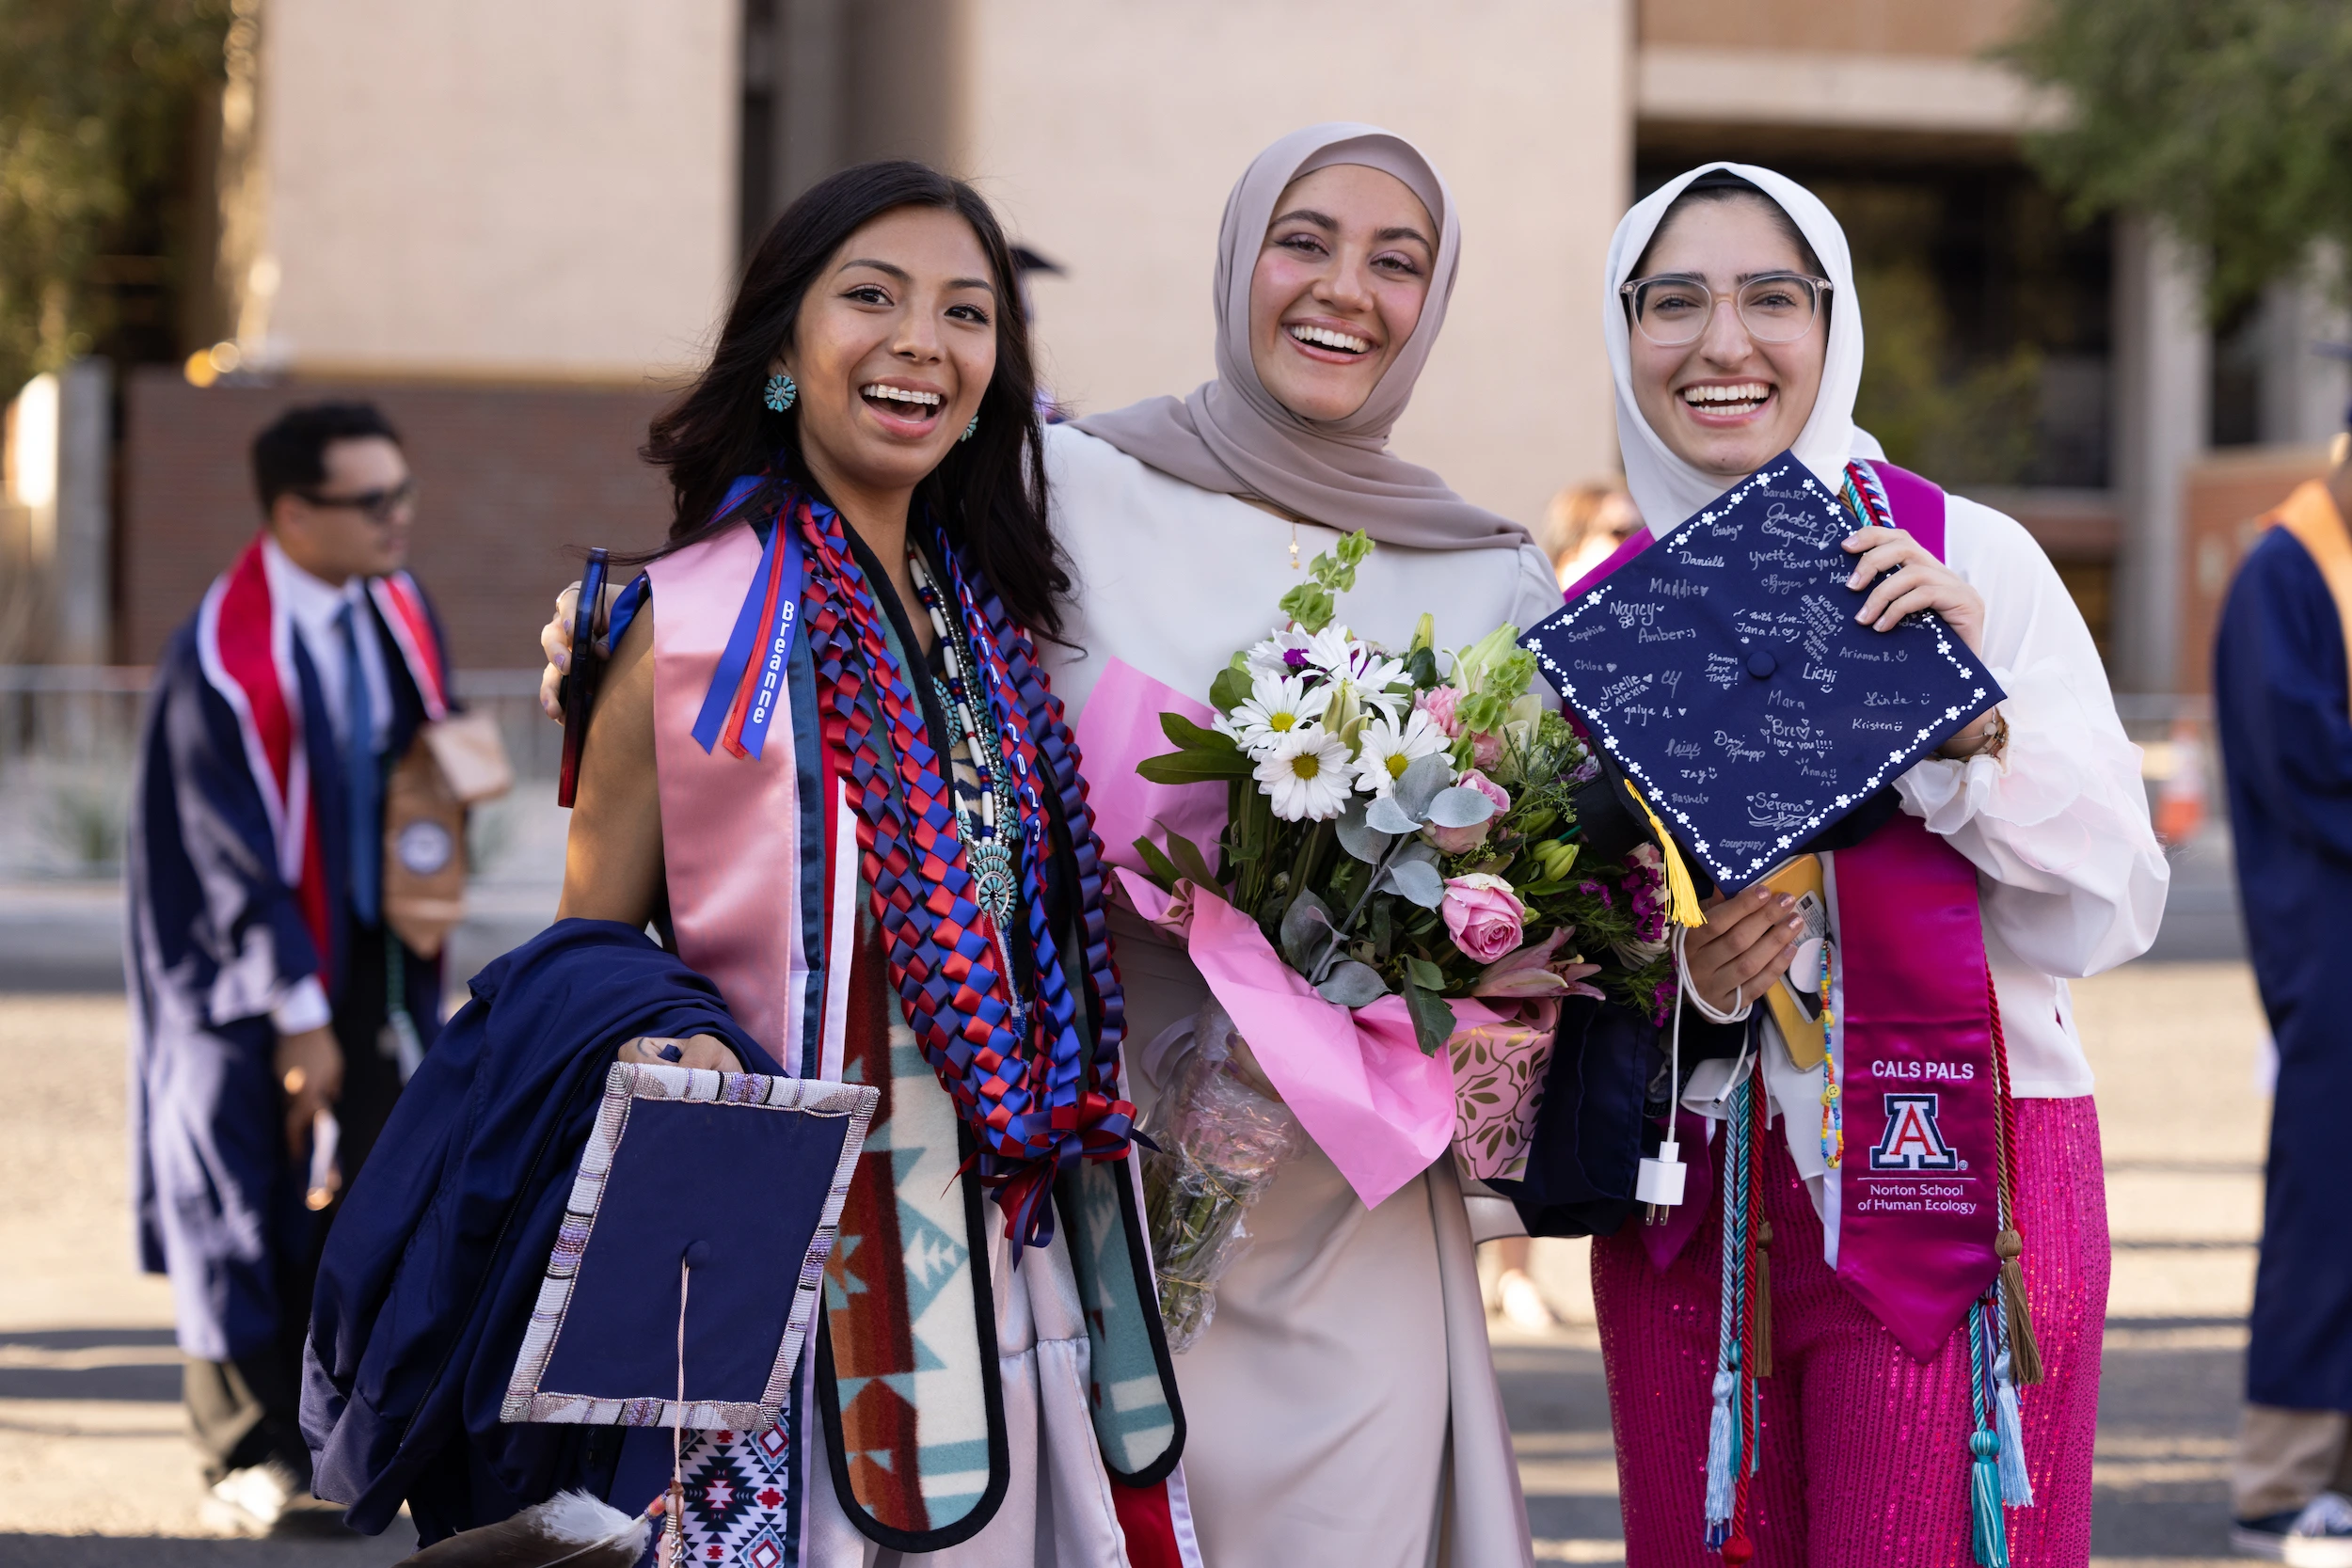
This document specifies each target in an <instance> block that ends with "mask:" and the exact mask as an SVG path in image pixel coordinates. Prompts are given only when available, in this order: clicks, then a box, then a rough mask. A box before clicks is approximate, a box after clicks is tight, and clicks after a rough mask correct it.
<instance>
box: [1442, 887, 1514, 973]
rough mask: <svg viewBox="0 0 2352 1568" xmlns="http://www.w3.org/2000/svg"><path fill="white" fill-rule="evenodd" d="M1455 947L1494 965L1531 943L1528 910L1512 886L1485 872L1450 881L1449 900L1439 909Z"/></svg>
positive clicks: (1446, 893) (1484, 962)
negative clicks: (1523, 943) (1528, 939)
mask: <svg viewBox="0 0 2352 1568" xmlns="http://www.w3.org/2000/svg"><path fill="white" fill-rule="evenodd" d="M1438 913H1439V914H1440V915H1442V916H1444V917H1445V928H1446V930H1447V931H1449V932H1450V933H1452V934H1453V937H1454V946H1456V947H1458V948H1460V949H1461V950H1462V951H1463V952H1464V953H1466V954H1468V955H1469V956H1470V958H1474V959H1476V960H1477V961H1478V962H1480V963H1482V964H1490V963H1493V962H1494V961H1496V960H1497V959H1498V958H1502V957H1504V956H1505V955H1507V954H1509V953H1511V952H1512V951H1514V950H1515V949H1517V948H1518V945H1519V944H1520V943H1521V942H1524V941H1526V940H1527V906H1526V905H1524V904H1522V903H1520V902H1519V895H1518V894H1516V893H1514V892H1512V891H1511V884H1510V883H1508V882H1506V881H1504V880H1503V879H1502V878H1500V877H1495V876H1490V875H1488V874H1487V873H1486V872H1484V871H1476V872H1472V873H1471V874H1470V875H1469V876H1467V877H1449V878H1447V879H1446V884H1445V897H1444V899H1443V900H1442V901H1441V902H1440V903H1439V904H1438Z"/></svg>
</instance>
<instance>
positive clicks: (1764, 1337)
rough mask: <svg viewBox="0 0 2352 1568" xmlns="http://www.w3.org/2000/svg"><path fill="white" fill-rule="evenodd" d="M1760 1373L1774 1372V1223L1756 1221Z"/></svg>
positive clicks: (1758, 1373) (1766, 1375)
mask: <svg viewBox="0 0 2352 1568" xmlns="http://www.w3.org/2000/svg"><path fill="white" fill-rule="evenodd" d="M1756 1376H1758V1377H1770V1376H1772V1221H1770V1220H1768V1219H1764V1218H1762V1217H1760V1216H1759V1217H1758V1218H1757V1220H1756Z"/></svg>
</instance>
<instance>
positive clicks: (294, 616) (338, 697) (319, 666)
mask: <svg viewBox="0 0 2352 1568" xmlns="http://www.w3.org/2000/svg"><path fill="white" fill-rule="evenodd" d="M262 571H263V572H264V573H265V574H267V576H268V578H269V592H270V597H271V598H272V599H273V600H274V601H276V602H277V603H278V605H280V606H281V607H283V608H284V610H285V611H286V618H287V619H288V620H289V621H290V622H292V623H293V625H294V635H295V636H297V637H299V638H301V639H302V651H303V652H304V653H306V654H308V655H309V656H310V668H311V669H312V670H313V671H315V672H316V673H317V674H318V677H319V690H320V694H321V695H322V696H323V697H324V698H325V699H326V718H327V722H328V723H330V724H332V725H333V726H334V729H335V739H336V742H337V744H338V745H339V746H340V745H342V744H343V743H344V742H345V741H346V739H347V737H348V736H350V734H351V712H350V708H351V704H350V700H349V699H350V693H349V692H348V691H346V690H345V689H344V688H345V684H346V682H347V681H348V680H349V678H350V677H349V676H348V674H347V673H345V671H344V668H343V636H342V630H341V629H340V628H339V627H338V626H336V625H335V618H336V617H337V616H339V615H341V614H342V610H343V607H344V606H345V605H349V606H351V607H352V615H353V617H354V621H353V626H352V633H353V641H355V642H356V643H357V644H358V649H359V678H360V679H362V680H364V681H366V682H367V683H368V706H369V708H370V710H371V713H370V719H371V722H370V724H369V726H368V728H369V735H368V746H369V750H371V751H372V752H375V753H376V754H378V755H381V754H382V753H383V751H384V741H385V736H386V734H387V733H388V732H389V728H390V725H391V718H392V687H391V679H390V676H389V673H387V672H386V670H385V668H384V647H383V639H382V638H381V637H380V636H379V635H378V633H377V631H376V629H375V616H374V613H373V610H371V609H370V608H369V606H368V604H367V580H366V579H365V578H352V579H351V580H350V581H348V582H346V583H344V584H343V585H342V587H341V588H338V587H336V586H335V585H334V584H333V583H331V582H328V581H326V579H325V578H318V577H314V576H312V575H311V574H310V573H309V572H307V571H305V570H303V568H301V567H299V566H297V565H295V564H294V560H293V558H292V557H290V556H288V555H287V554H286V552H285V551H284V550H282V549H280V548H278V541H277V540H276V539H271V538H264V539H263V540H262ZM355 852H356V851H355ZM319 960H320V961H321V962H322V963H324V962H325V961H326V954H324V953H322V954H320V955H319ZM333 1018H334V1009H333V1008H331V1007H329V1006H327V1001H326V987H325V986H324V985H323V984H322V983H321V982H320V979H319V976H318V975H316V974H306V975H304V976H303V977H302V978H301V979H300V980H297V981H295V982H294V985H292V986H291V987H289V988H288V989H287V991H286V994H285V997H284V999H283V1000H281V1001H280V1002H279V1003H278V1006H275V1007H273V1008H271V1009H270V1022H271V1024H272V1025H273V1026H274V1027H275V1028H276V1029H277V1031H278V1033H279V1034H281V1035H298V1034H301V1033H303V1032H304V1031H305V1030H310V1029H319V1028H324V1027H325V1026H326V1024H327V1023H328V1022H332V1020H333Z"/></svg>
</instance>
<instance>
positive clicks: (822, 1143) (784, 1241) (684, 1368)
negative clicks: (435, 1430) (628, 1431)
mask: <svg viewBox="0 0 2352 1568" xmlns="http://www.w3.org/2000/svg"><path fill="white" fill-rule="evenodd" d="M877 1098H878V1096H877V1091H876V1090H874V1089H873V1088H871V1087H869V1086H866V1085H857V1084H838V1083H826V1082H818V1081H813V1080H804V1079H798V1078H774V1077H766V1076H762V1075H760V1074H757V1073H732V1072H731V1073H721V1072H713V1071H708V1070H706V1069H690V1068H678V1067H662V1066H658V1065H653V1064H640V1063H632V1062H619V1063H615V1064H614V1065H613V1067H612V1070H611V1072H610V1073H609V1074H608V1075H607V1077H606V1080H605V1091H604V1101H603V1103H602V1105H601V1106H600V1107H599V1108H598V1111H597V1114H596V1128H595V1131H594V1132H591V1133H590V1135H589V1139H588V1145H587V1148H586V1149H585V1150H584V1151H583V1152H582V1154H581V1156H580V1172H579V1175H578V1176H577V1177H576V1178H575V1179H574V1180H573V1183H572V1194H571V1197H570V1199H569V1200H568V1201H567V1203H566V1204H565V1206H564V1224H563V1227H562V1229H561V1230H560V1231H559V1232H558V1233H557V1237H556V1242H555V1246H554V1249H553V1251H552V1253H551V1254H550V1256H549V1257H548V1270H547V1276H546V1279H545V1281H544V1282H543V1283H542V1284H541V1286H540V1289H539V1299H538V1303H537V1305H536V1307H534V1308H533V1310H532V1317H531V1326H530V1328H529V1329H528V1330H527V1331H526V1333H525V1334H524V1337H523V1344H522V1351H521V1354H519V1355H518V1356H517V1357H516V1362H515V1371H514V1376H513V1378H512V1379H511V1380H510V1381H509V1383H508V1385H507V1392H506V1400H505V1404H504V1407H503V1409H502V1410H501V1417H502V1418H503V1419H505V1420H509V1421H552V1422H565V1423H572V1424H579V1425H598V1426H673V1427H682V1428H687V1429H691V1430H698V1431H711V1430H718V1429H727V1430H733V1431H739V1432H759V1431H763V1430H765V1429H766V1428H767V1427H769V1426H771V1425H772V1424H773V1423H774V1421H775V1420H776V1418H777V1415H778V1413H779V1412H780V1410H781V1409H782V1407H783V1404H784V1402H785V1400H786V1398H787V1390H788V1389H789V1387H790V1385H791V1378H792V1370H793V1366H794V1364H795V1362H797V1361H798V1359H799V1357H800V1351H801V1344H802V1342H803V1339H804V1338H806V1337H807V1334H808V1329H809V1324H810V1323H811V1322H812V1321H813V1320H814V1318H815V1316H816V1312H817V1303H818V1292H819V1291H820V1290H821V1289H822V1286H823V1275H824V1270H825V1260H826V1259H827V1258H828V1257H829V1256H830V1255H831V1253H832V1250H833V1243H834V1234H835V1230H836V1227H838V1225H839V1223H840V1219H841V1206H842V1203H843V1201H844V1199H845V1198H846V1197H847V1196H848V1193H849V1187H850V1171H851V1170H852V1169H853V1168H854V1167H855V1165H856V1164H857V1158H858V1151H859V1149H860V1148H862V1147H863V1145H864V1143H865V1139H866V1122H867V1119H868V1118H869V1117H871V1116H872V1115H873V1110H874V1105H875V1101H876V1100H877ZM714 1170H723V1171H725V1172H727V1173H728V1187H729V1189H730V1191H732V1192H733V1193H735V1194H738V1195H742V1196H739V1197H737V1198H730V1199H729V1200H727V1201H725V1202H722V1203H712V1202H710V1201H708V1200H707V1191H706V1189H707V1183H706V1182H704V1181H703V1180H702V1178H703V1177H704V1176H705V1175H706V1174H707V1173H708V1172H710V1171H714ZM697 1193H703V1194H704V1196H703V1198H702V1199H701V1200H699V1201H698V1200H696V1198H695V1195H696V1194H697Z"/></svg>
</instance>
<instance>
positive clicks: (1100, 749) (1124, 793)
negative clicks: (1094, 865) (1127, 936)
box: [1075, 658, 1225, 871]
mask: <svg viewBox="0 0 2352 1568" xmlns="http://www.w3.org/2000/svg"><path fill="white" fill-rule="evenodd" d="M1162 713H1178V714H1182V715H1184V717H1185V718H1187V719H1189V720H1191V721H1193V722H1194V723H1196V724H1199V725H1200V726H1201V727H1202V728H1203V729H1205V728H1207V727H1208V725H1209V723H1210V721H1212V720H1214V719H1215V718H1216V709H1215V708H1212V707H1211V706H1209V705H1208V704H1206V703H1196V702H1194V701H1193V700H1192V699H1191V698H1190V697H1187V696H1185V695H1184V693H1183V692H1181V691H1179V690H1177V689H1175V688H1174V687H1172V686H1168V685H1167V684H1165V683H1164V682H1160V681H1155V680H1153V679H1152V677H1151V676H1149V675H1147V674H1145V673H1143V672H1142V671H1140V670H1138V669H1136V667H1135V666H1134V665H1132V664H1128V663H1125V662H1123V661H1121V660H1120V659H1116V658H1114V659H1112V660H1111V661H1110V663H1108V664H1107V665H1105V666H1104V669H1103V678H1102V679H1101V680H1099V681H1097V682H1095V685H1094V690H1093V691H1092V692H1091V693H1090V694H1089V696H1088V697H1087V704H1086V706H1085V707H1083V708H1081V709H1080V710H1079V712H1078V722H1077V724H1076V726H1075V729H1076V733H1077V737H1078V754H1079V755H1080V756H1082V757H1084V758H1086V775H1087V804H1089V805H1090V806H1092V807H1093V808H1094V825H1095V830H1096V832H1100V833H1101V834H1102V835H1103V849H1104V857H1103V858H1104V861H1105V862H1106V863H1109V864H1111V865H1123V866H1130V867H1133V868H1134V869H1136V870H1137V871H1140V870H1142V869H1143V861H1142V859H1141V858H1140V857H1138V856H1137V855H1136V839H1138V838H1143V837H1146V836H1149V837H1151V838H1152V839H1154V840H1159V839H1160V837H1161V834H1160V832H1158V831H1155V828H1156V829H1158V830H1165V831H1167V832H1177V833H1182V834H1183V835H1184V837H1186V838H1188V839H1190V840H1192V842H1193V843H1195V844H1197V845H1199V846H1200V849H1201V852H1202V853H1203V854H1206V855H1208V856H1209V857H1210V858H1211V859H1212V860H1214V859H1215V858H1216V835H1217V834H1219V833H1221V832H1224V831H1225V785H1224V784H1216V783H1212V784H1153V783H1152V782H1151V781H1150V780H1149V779H1146V778H1144V777H1143V776H1142V775H1141V774H1139V773H1137V772H1136V764H1137V763H1139V762H1141V761H1143V760H1144V759H1145V758H1146V757H1156V756H1165V755H1167V754H1168V752H1172V751H1174V750H1175V749H1176V747H1175V744H1174V743H1173V742H1172V741H1170V740H1169V739H1168V736H1167V734H1166V732H1164V731H1163V730H1162V729H1161V728H1160V715H1161V714H1162Z"/></svg>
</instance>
